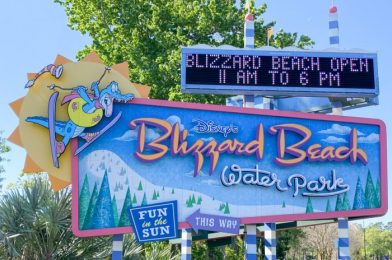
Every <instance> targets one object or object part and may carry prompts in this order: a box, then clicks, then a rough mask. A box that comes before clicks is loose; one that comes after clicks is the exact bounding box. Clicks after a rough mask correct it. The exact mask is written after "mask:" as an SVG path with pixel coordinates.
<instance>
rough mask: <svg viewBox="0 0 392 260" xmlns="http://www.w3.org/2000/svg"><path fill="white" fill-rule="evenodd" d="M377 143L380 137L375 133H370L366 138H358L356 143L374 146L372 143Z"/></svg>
mask: <svg viewBox="0 0 392 260" xmlns="http://www.w3.org/2000/svg"><path fill="white" fill-rule="evenodd" d="M379 141H380V136H379V135H378V134H375V133H371V134H370V135H368V136H366V137H359V138H358V143H366V144H374V143H378V142H379Z"/></svg>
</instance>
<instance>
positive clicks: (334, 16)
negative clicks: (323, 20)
mask: <svg viewBox="0 0 392 260" xmlns="http://www.w3.org/2000/svg"><path fill="white" fill-rule="evenodd" d="M329 45H331V47H335V48H338V47H339V23H338V9H337V8H336V6H334V5H332V7H331V8H329Z"/></svg>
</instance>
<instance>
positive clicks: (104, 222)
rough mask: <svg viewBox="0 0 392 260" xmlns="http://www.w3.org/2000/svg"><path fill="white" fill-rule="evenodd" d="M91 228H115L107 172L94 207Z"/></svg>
mask: <svg viewBox="0 0 392 260" xmlns="http://www.w3.org/2000/svg"><path fill="white" fill-rule="evenodd" d="M91 227H93V228H110V227H114V217H113V206H112V196H111V195H110V186H109V179H108V173H107V171H105V174H104V176H103V179H102V183H101V187H100V189H99V194H98V197H97V201H96V203H95V206H94V211H93V216H92V219H91Z"/></svg>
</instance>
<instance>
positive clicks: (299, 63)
mask: <svg viewBox="0 0 392 260" xmlns="http://www.w3.org/2000/svg"><path fill="white" fill-rule="evenodd" d="M181 87H182V91H183V92H186V93H215V94H237V95H238V94H252V95H253V94H261V95H274V96H288V95H289V96H329V97H364V96H376V95H378V75H377V55H376V54H375V53H362V52H361V53H360V52H340V51H339V52H316V51H305V50H292V51H286V50H285V51H281V50H277V49H276V50H260V49H255V50H251V49H236V48H217V47H205V46H203V47H197V46H196V47H189V48H183V49H182V58H181Z"/></svg>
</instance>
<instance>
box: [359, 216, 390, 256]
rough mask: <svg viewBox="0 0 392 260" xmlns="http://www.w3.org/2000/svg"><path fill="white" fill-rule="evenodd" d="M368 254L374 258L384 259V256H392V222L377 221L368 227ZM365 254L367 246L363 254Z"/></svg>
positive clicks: (366, 234) (366, 232) (366, 233)
mask: <svg viewBox="0 0 392 260" xmlns="http://www.w3.org/2000/svg"><path fill="white" fill-rule="evenodd" d="M365 236H366V242H365V243H366V256H367V257H372V259H382V257H383V256H390V257H391V256H392V222H388V223H387V224H386V225H384V224H383V223H375V224H372V225H370V226H369V227H368V228H366V231H365ZM364 255H365V248H363V250H362V256H364Z"/></svg>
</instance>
